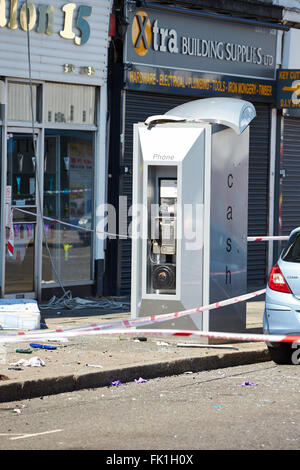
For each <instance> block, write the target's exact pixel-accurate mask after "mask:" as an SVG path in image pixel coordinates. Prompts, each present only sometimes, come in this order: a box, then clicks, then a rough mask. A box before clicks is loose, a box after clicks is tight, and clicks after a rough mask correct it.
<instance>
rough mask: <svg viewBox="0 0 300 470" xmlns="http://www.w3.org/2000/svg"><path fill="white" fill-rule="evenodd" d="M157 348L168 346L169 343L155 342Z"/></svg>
mask: <svg viewBox="0 0 300 470" xmlns="http://www.w3.org/2000/svg"><path fill="white" fill-rule="evenodd" d="M156 344H157V346H170V345H169V343H165V342H164V341H157V343H156Z"/></svg>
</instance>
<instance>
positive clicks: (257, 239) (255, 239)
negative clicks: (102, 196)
mask: <svg viewBox="0 0 300 470" xmlns="http://www.w3.org/2000/svg"><path fill="white" fill-rule="evenodd" d="M14 209H15V210H17V211H19V212H23V214H28V215H32V216H35V217H38V216H40V215H39V214H35V213H34V212H30V211H27V210H25V209H20V208H19V207H15V208H14ZM40 217H41V218H42V219H45V220H48V221H49V222H55V223H57V224H61V225H65V226H66V227H70V228H75V229H77V230H84V231H85V232H95V233H101V234H102V235H103V234H105V235H109V236H112V237H120V238H130V237H129V236H127V235H121V234H118V233H111V232H105V231H101V230H93V229H90V228H85V227H81V226H80V225H75V224H71V223H69V222H64V221H62V220H59V219H54V218H53V217H47V216H45V215H41V216H40ZM288 239H289V236H288V235H286V236H281V235H274V236H262V237H257V236H256V237H247V242H262V241H272V240H288Z"/></svg>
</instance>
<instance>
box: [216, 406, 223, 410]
mask: <svg viewBox="0 0 300 470" xmlns="http://www.w3.org/2000/svg"><path fill="white" fill-rule="evenodd" d="M214 408H215V409H216V410H220V409H221V408H222V406H219V405H217V406H214Z"/></svg>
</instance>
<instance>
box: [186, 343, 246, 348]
mask: <svg viewBox="0 0 300 470" xmlns="http://www.w3.org/2000/svg"><path fill="white" fill-rule="evenodd" d="M177 346H178V347H182V348H205V349H206V348H207V349H208V348H214V349H236V350H238V349H239V348H236V347H234V346H231V345H229V344H200V343H177Z"/></svg>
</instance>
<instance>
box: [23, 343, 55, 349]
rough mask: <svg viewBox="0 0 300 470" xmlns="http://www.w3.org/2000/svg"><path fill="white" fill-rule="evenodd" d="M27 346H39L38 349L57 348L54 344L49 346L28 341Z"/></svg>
mask: <svg viewBox="0 0 300 470" xmlns="http://www.w3.org/2000/svg"><path fill="white" fill-rule="evenodd" d="M29 346H31V347H32V348H39V349H57V347H56V346H49V345H47V344H38V343H30V344H29Z"/></svg>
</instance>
